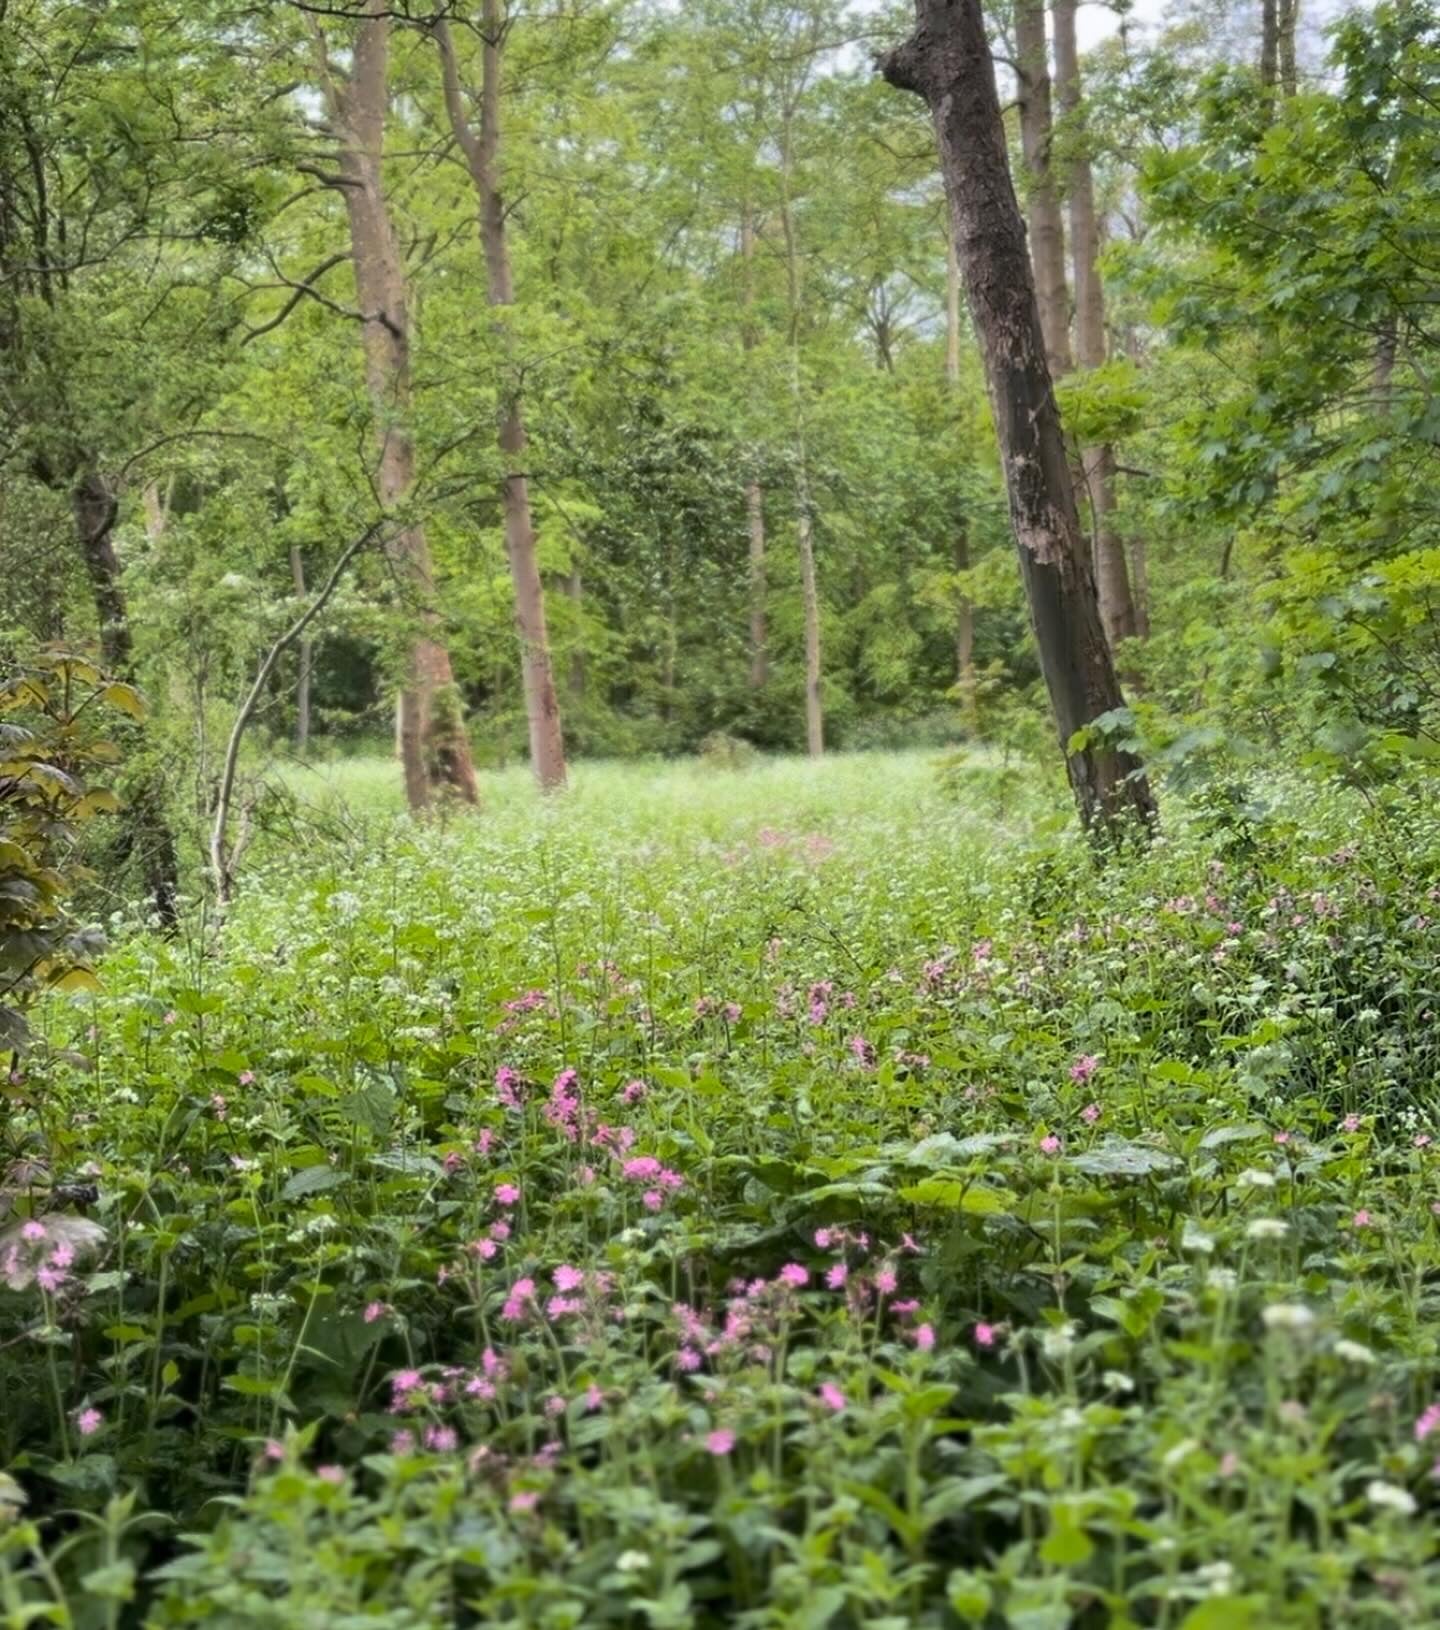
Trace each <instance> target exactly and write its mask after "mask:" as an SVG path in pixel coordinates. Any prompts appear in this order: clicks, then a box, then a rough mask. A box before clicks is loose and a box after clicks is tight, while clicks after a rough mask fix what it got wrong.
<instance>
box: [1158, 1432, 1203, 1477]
mask: <svg viewBox="0 0 1440 1630" xmlns="http://www.w3.org/2000/svg"><path fill="white" fill-rule="evenodd" d="M1199 1447H1200V1445H1199V1443H1197V1442H1196V1440H1195V1439H1194V1438H1181V1440H1180V1441H1179V1443H1177V1444H1176V1445H1175V1447H1174V1448H1173V1449H1167V1450H1166V1451H1165V1453H1164V1454H1163V1455H1162V1456H1161V1457H1160V1464H1161V1465H1162V1466H1163V1467H1164V1468H1165V1470H1166V1471H1167V1472H1172V1471H1174V1470H1175V1468H1176V1467H1177V1466H1178V1465H1179V1464H1180V1462H1181V1461H1182V1460H1184V1459H1186V1458H1187V1457H1188V1456H1190V1455H1193V1454H1194V1453H1195V1451H1196V1450H1197V1449H1198V1448H1199Z"/></svg>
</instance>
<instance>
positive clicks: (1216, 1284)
mask: <svg viewBox="0 0 1440 1630" xmlns="http://www.w3.org/2000/svg"><path fill="white" fill-rule="evenodd" d="M1205 1283H1206V1284H1207V1285H1208V1286H1209V1287H1210V1289H1211V1290H1218V1291H1231V1290H1234V1289H1235V1287H1236V1285H1238V1284H1239V1283H1240V1279H1239V1276H1238V1275H1237V1274H1236V1272H1235V1270H1234V1269H1233V1268H1211V1270H1210V1272H1209V1273H1207V1274H1206V1275H1205Z"/></svg>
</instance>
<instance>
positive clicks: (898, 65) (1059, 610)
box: [881, 0, 1155, 835]
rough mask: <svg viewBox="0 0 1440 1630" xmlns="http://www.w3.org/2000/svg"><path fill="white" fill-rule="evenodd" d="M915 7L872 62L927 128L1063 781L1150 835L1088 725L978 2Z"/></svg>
mask: <svg viewBox="0 0 1440 1630" xmlns="http://www.w3.org/2000/svg"><path fill="white" fill-rule="evenodd" d="M915 13H916V20H917V27H916V30H915V33H914V34H913V35H912V36H911V37H910V38H909V39H908V40H907V41H906V42H905V43H904V44H903V45H901V46H899V47H898V48H897V49H896V50H894V51H892V52H891V53H890V54H889V55H888V56H886V57H885V58H884V60H883V62H882V63H881V69H882V71H883V73H884V75H885V77H886V79H888V80H889V81H890V83H891V84H892V85H895V86H897V87H898V88H900V89H902V90H908V91H913V92H915V93H916V94H917V95H919V96H922V97H923V98H924V99H925V101H926V103H927V105H928V106H929V108H930V112H931V117H932V120H933V123H934V127H935V134H936V140H937V144H938V147H939V153H940V169H941V173H942V175H943V177H944V180H945V188H946V192H947V194H948V196H949V200H950V209H951V219H952V221H953V223H954V230H955V247H956V253H957V255H958V257H959V260H960V266H961V270H962V272H963V274H964V279H965V290H966V295H967V297H968V300H969V305H970V316H971V321H972V323H973V324H974V327H975V331H976V333H977V335H978V336H979V339H980V345H981V350H982V353H983V357H984V363H985V375H986V380H987V383H988V385H989V389H990V399H991V406H992V409H993V411H994V417H995V426H996V431H997V435H998V439H999V443H1000V458H1001V465H1002V467H1003V469H1004V472H1005V483H1006V488H1007V491H1008V495H1009V500H1010V517H1011V524H1012V527H1013V529H1014V533H1015V541H1016V546H1017V549H1018V552H1019V556H1020V569H1021V574H1022V576H1023V578H1024V582H1025V593H1026V598H1027V600H1028V602H1029V606H1030V616H1031V622H1032V624H1033V626H1034V630H1035V639H1036V644H1037V646H1038V648H1039V652H1040V665H1041V669H1042V671H1043V672H1044V675H1045V683H1046V688H1047V689H1048V691H1049V693H1050V704H1051V708H1052V710H1053V713H1054V716H1055V724H1056V729H1057V732H1058V735H1059V738H1060V746H1061V750H1062V752H1063V753H1064V755H1065V762H1066V768H1067V771H1068V773H1069V777H1070V784H1071V787H1072V789H1073V790H1074V794H1075V800H1076V804H1077V806H1078V808H1079V811H1080V817H1081V820H1082V821H1083V822H1084V823H1085V825H1086V826H1087V828H1090V829H1091V830H1094V831H1098V832H1104V833H1106V834H1107V835H1108V834H1111V833H1114V832H1116V831H1118V830H1119V829H1120V828H1122V827H1123V826H1125V825H1128V824H1130V823H1134V824H1135V825H1138V826H1139V827H1140V828H1142V829H1148V828H1149V826H1150V825H1151V824H1152V823H1153V821H1154V818H1155V806H1154V802H1153V800H1152V798H1151V795H1150V789H1149V785H1148V783H1147V781H1146V780H1145V777H1144V772H1143V770H1142V769H1141V766H1140V765H1139V764H1138V763H1137V762H1136V761H1135V760H1134V759H1133V758H1132V757H1131V756H1130V755H1129V754H1126V753H1123V752H1118V751H1116V750H1115V749H1113V748H1112V747H1110V746H1108V745H1107V744H1106V743H1105V742H1104V741H1102V740H1097V739H1094V738H1093V736H1091V735H1090V734H1089V733H1088V732H1086V726H1089V725H1091V724H1093V723H1094V721H1095V720H1097V719H1098V718H1100V717H1101V715H1103V714H1106V713H1108V712H1110V711H1111V710H1112V709H1115V708H1119V707H1123V706H1124V697H1123V694H1122V692H1121V689H1120V684H1119V681H1118V679H1117V678H1116V675H1115V667H1114V664H1113V662H1112V661H1111V657H1110V649H1109V646H1108V645H1107V644H1106V643H1105V634H1104V630H1103V629H1102V628H1101V626H1100V612H1099V607H1098V606H1097V604H1096V600H1095V590H1094V584H1093V582H1092V581H1091V579H1090V576H1089V573H1088V572H1087V570H1086V567H1085V562H1084V556H1083V552H1082V545H1081V537H1080V522H1079V517H1078V515H1077V513H1076V509H1075V495H1074V492H1073V490H1072V488H1071V484H1070V480H1069V471H1068V470H1067V468H1066V463H1065V445H1064V441H1063V438H1062V436H1061V432H1060V415H1059V412H1058V411H1057V409H1056V406H1055V393H1054V389H1053V387H1052V384H1051V380H1050V372H1049V368H1048V367H1047V365H1046V360H1045V346H1044V337H1043V334H1042V332H1041V327H1040V315H1039V309H1038V306H1037V302H1036V296H1035V284H1034V281H1033V278H1032V275H1031V271H1030V262H1029V258H1028V256H1027V254H1026V245H1025V228H1024V224H1023V222H1022V220H1021V218H1020V209H1019V206H1018V204H1017V203H1016V200H1015V192H1014V188H1013V186H1012V185H1011V180H1010V172H1009V165H1008V162H1007V158H1006V152H1005V135H1004V127H1003V125H1002V123H1001V117H1000V102H999V97H998V96H997V95H996V91H995V75H994V68H993V65H992V63H991V60H990V49H989V44H988V41H987V40H986V36H985V23H984V18H983V16H982V15H981V11H980V0H915ZM1077 732H1081V733H1082V734H1080V736H1079V739H1078V740H1076V739H1075V738H1076V735H1077Z"/></svg>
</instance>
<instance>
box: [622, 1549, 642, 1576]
mask: <svg viewBox="0 0 1440 1630" xmlns="http://www.w3.org/2000/svg"><path fill="white" fill-rule="evenodd" d="M649 1566H650V1558H649V1556H648V1555H647V1554H646V1553H645V1552H644V1551H621V1553H620V1555H619V1556H617V1557H616V1558H615V1571H616V1572H617V1573H643V1572H644V1571H645V1569H646V1568H648V1567H649Z"/></svg>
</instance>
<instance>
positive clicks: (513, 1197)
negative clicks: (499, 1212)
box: [495, 1183, 520, 1206]
mask: <svg viewBox="0 0 1440 1630" xmlns="http://www.w3.org/2000/svg"><path fill="white" fill-rule="evenodd" d="M519 1200H520V1190H519V1189H518V1188H516V1187H515V1185H514V1184H513V1183H497V1184H496V1185H495V1203H496V1204H497V1205H502V1206H513V1205H517V1204H518V1203H519Z"/></svg>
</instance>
